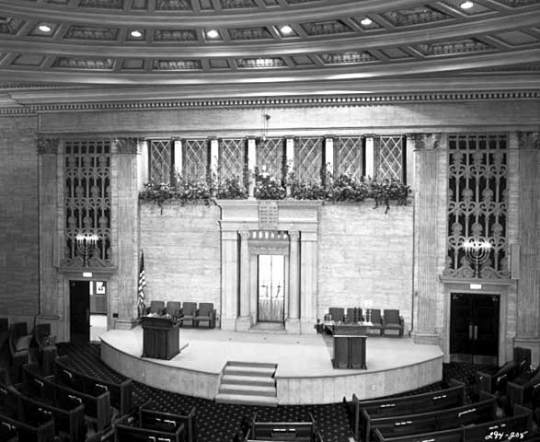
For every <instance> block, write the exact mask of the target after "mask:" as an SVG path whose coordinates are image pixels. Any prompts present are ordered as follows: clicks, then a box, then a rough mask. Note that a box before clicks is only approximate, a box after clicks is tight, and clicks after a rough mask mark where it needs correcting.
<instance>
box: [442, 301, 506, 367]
mask: <svg viewBox="0 0 540 442" xmlns="http://www.w3.org/2000/svg"><path fill="white" fill-rule="evenodd" d="M451 297H452V298H451V305H450V359H451V360H452V361H454V362H471V363H477V364H480V363H481V364H497V363H498V349H499V296H498V295H484V294H473V293H452V295H451Z"/></svg>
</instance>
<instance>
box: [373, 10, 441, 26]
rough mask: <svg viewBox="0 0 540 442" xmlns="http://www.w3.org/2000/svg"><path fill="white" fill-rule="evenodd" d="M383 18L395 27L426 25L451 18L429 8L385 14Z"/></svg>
mask: <svg viewBox="0 0 540 442" xmlns="http://www.w3.org/2000/svg"><path fill="white" fill-rule="evenodd" d="M381 16H382V17H383V18H384V19H385V20H386V21H388V22H389V23H391V24H392V25H394V26H397V27H400V26H413V25H419V24H426V23H435V22H439V21H442V20H449V19H451V17H449V16H448V15H446V14H443V13H442V12H439V11H435V10H434V9H431V8H429V7H425V8H422V9H416V10H409V11H390V12H383V13H382V14H381Z"/></svg>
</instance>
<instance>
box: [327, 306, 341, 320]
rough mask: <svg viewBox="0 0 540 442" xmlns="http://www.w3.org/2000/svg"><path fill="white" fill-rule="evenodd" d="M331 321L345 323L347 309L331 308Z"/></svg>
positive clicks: (329, 310)
mask: <svg viewBox="0 0 540 442" xmlns="http://www.w3.org/2000/svg"><path fill="white" fill-rule="evenodd" d="M328 314H329V315H330V320H331V321H334V322H343V320H344V319H345V309H344V308H343V307H330V308H329V309H328Z"/></svg>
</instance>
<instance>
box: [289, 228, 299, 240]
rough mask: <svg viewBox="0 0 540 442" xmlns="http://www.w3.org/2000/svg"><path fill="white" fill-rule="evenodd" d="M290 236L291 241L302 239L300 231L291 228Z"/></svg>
mask: <svg viewBox="0 0 540 442" xmlns="http://www.w3.org/2000/svg"><path fill="white" fill-rule="evenodd" d="M289 238H290V239H291V242H298V240H299V239H300V231H299V230H289Z"/></svg>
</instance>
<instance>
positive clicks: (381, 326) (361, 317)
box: [324, 307, 405, 337]
mask: <svg viewBox="0 0 540 442" xmlns="http://www.w3.org/2000/svg"><path fill="white" fill-rule="evenodd" d="M364 313H365V314H364ZM324 319H325V321H333V322H334V323H344V324H356V323H358V322H369V323H371V325H370V327H369V328H370V329H371V330H374V331H375V332H376V333H378V334H379V335H381V336H387V335H386V332H387V331H395V332H397V336H399V337H403V332H404V329H405V321H404V319H403V316H401V315H400V312H399V310H398V309H384V310H383V312H382V314H381V309H375V308H373V309H366V310H365V312H364V310H362V308H360V307H349V308H347V309H346V310H345V308H343V307H330V308H329V309H328V313H327V314H326V315H325V318H324Z"/></svg>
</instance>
